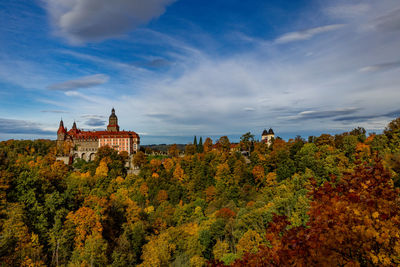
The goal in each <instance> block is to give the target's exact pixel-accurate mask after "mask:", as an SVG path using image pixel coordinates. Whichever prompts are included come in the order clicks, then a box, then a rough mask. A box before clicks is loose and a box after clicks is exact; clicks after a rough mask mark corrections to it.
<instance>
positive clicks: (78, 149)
mask: <svg viewBox="0 0 400 267" xmlns="http://www.w3.org/2000/svg"><path fill="white" fill-rule="evenodd" d="M66 143H68V144H70V145H71V147H72V151H71V152H70V153H71V154H72V155H73V158H81V159H84V160H86V161H90V160H93V159H94V156H95V154H96V152H97V150H98V149H99V147H102V146H109V147H112V148H113V149H115V150H117V151H118V152H122V151H126V152H127V153H128V154H129V155H132V154H134V153H136V152H137V151H139V145H140V137H139V135H138V134H137V133H135V132H133V131H120V130H119V126H118V117H117V115H115V110H114V108H113V109H112V110H111V115H110V117H109V123H108V126H107V130H106V131H83V130H80V129H78V128H77V127H76V123H75V122H74V124H73V125H72V129H70V130H69V131H67V128H65V127H64V122H63V121H62V119H61V121H60V126H59V127H58V131H57V146H58V148H62V147H64V144H66Z"/></svg>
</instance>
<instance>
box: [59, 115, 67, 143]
mask: <svg viewBox="0 0 400 267" xmlns="http://www.w3.org/2000/svg"><path fill="white" fill-rule="evenodd" d="M66 136H67V129H65V128H64V122H63V120H62V119H61V121H60V126H58V130H57V149H58V150H59V151H60V150H61V149H62V147H63V145H64V141H65V138H66Z"/></svg>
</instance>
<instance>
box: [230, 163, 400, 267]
mask: <svg viewBox="0 0 400 267" xmlns="http://www.w3.org/2000/svg"><path fill="white" fill-rule="evenodd" d="M399 192H400V191H399V189H396V188H394V186H393V181H392V179H391V178H390V175H389V173H388V172H387V171H386V170H384V168H383V166H382V164H381V162H379V161H377V162H376V163H375V164H374V166H373V167H370V166H369V165H368V164H364V165H359V166H357V167H356V169H355V170H354V173H352V174H345V175H344V176H343V177H342V178H341V180H340V181H336V180H334V181H333V182H325V183H324V184H323V185H322V186H321V187H319V186H317V184H316V183H315V182H313V189H312V191H311V192H310V195H311V197H312V199H313V201H312V202H311V208H310V211H309V216H310V221H309V222H308V223H307V227H303V226H299V227H293V228H290V229H289V228H288V226H289V223H288V221H287V220H286V218H285V217H284V216H275V217H274V220H273V222H272V223H270V225H269V228H268V230H267V233H268V234H267V235H266V238H267V240H268V241H269V243H270V247H262V248H261V249H260V251H259V252H258V253H257V254H255V255H252V254H247V255H245V257H244V258H243V259H242V260H240V261H237V262H236V263H235V265H236V266H242V265H250V266H252V265H256V264H259V265H260V266H261V265H262V266H264V265H268V266H293V265H298V266H360V265H363V266H398V265H399V264H400V228H399V226H400V206H399V205H398V199H399V197H398V195H399Z"/></svg>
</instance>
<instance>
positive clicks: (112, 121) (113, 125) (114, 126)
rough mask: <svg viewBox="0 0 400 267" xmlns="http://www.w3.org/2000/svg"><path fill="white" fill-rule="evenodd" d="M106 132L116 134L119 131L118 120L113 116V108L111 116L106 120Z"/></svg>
mask: <svg viewBox="0 0 400 267" xmlns="http://www.w3.org/2000/svg"><path fill="white" fill-rule="evenodd" d="M107 131H110V132H118V131H119V126H118V118H117V115H115V109H114V108H113V109H112V110H111V115H110V118H109V120H108V126H107Z"/></svg>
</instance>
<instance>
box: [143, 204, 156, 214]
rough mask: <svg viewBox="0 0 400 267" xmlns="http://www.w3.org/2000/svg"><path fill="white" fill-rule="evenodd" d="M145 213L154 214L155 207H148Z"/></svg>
mask: <svg viewBox="0 0 400 267" xmlns="http://www.w3.org/2000/svg"><path fill="white" fill-rule="evenodd" d="M144 212H146V213H147V214H150V213H153V212H154V207H153V206H148V207H146V208H145V209H144Z"/></svg>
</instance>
